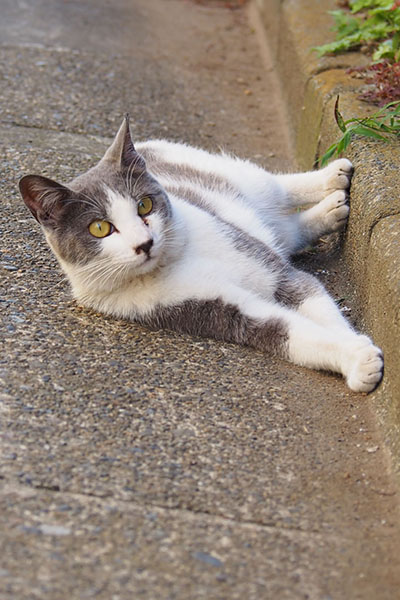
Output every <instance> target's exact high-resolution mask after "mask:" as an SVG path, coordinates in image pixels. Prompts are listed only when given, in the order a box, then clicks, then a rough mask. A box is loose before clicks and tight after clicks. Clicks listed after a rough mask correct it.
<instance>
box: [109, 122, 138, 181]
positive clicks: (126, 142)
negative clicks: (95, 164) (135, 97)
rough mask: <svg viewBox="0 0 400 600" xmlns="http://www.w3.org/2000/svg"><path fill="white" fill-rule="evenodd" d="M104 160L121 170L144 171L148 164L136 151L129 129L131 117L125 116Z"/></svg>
mask: <svg viewBox="0 0 400 600" xmlns="http://www.w3.org/2000/svg"><path fill="white" fill-rule="evenodd" d="M102 160H104V161H106V162H111V163H113V164H114V166H116V167H117V169H119V170H124V169H127V168H133V170H135V171H144V170H145V169H146V163H145V162H144V159H143V157H142V156H140V154H138V152H136V150H135V146H134V145H133V142H132V137H131V131H130V127H129V115H125V117H124V120H123V121H122V125H121V127H120V128H119V130H118V133H117V135H116V136H115V139H114V141H113V143H112V144H111V146H110V147H109V148H108V150H107V152H106V153H105V155H104V156H103V158H102Z"/></svg>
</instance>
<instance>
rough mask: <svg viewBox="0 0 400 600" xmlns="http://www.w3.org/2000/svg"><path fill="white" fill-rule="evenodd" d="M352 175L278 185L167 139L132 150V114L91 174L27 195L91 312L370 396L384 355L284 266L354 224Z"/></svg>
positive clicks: (34, 180)
mask: <svg viewBox="0 0 400 600" xmlns="http://www.w3.org/2000/svg"><path fill="white" fill-rule="evenodd" d="M351 175H352V165H351V163H350V162H349V161H348V160H346V159H341V160H336V161H334V162H333V163H331V164H330V165H329V166H328V167H326V168H324V169H322V170H320V171H314V172H310V173H302V174H295V175H272V174H271V173H268V172H266V171H265V170H263V169H261V168H260V167H258V166H256V165H254V164H252V163H250V162H248V161H243V160H239V159H238V158H233V157H231V156H227V155H224V154H221V155H212V154H209V153H207V152H205V151H203V150H199V149H196V148H192V147H189V146H186V145H184V144H177V143H171V142H167V141H164V140H156V141H148V142H145V143H141V144H137V146H136V148H135V147H134V145H133V142H132V139H131V135H130V130H129V122H128V118H127V117H126V118H125V120H124V122H123V123H122V125H121V127H120V129H119V131H118V134H117V136H116V138H115V140H114V142H113V144H112V145H111V146H110V148H109V149H108V150H107V152H106V153H105V155H104V157H103V158H102V159H101V161H100V162H99V163H98V164H97V165H96V166H94V167H93V168H92V169H90V170H89V171H88V172H87V173H85V174H83V175H81V176H79V177H78V178H76V179H75V180H74V181H72V183H70V184H69V185H68V186H64V185H60V184H59V183H56V182H54V181H52V180H50V179H47V178H45V177H41V176H38V175H28V176H26V177H23V178H22V179H21V181H20V190H21V193H22V196H23V199H24V201H25V203H26V204H27V206H28V207H29V209H30V210H31V212H32V213H33V215H34V217H35V218H36V219H37V220H38V221H39V223H40V224H41V226H42V228H43V230H44V233H45V236H46V238H47V241H48V243H49V244H50V246H51V248H52V250H53V251H54V253H55V255H56V257H57V259H58V261H59V262H60V265H61V267H62V269H63V270H64V271H65V273H66V274H67V276H68V278H69V280H70V283H71V286H72V290H73V294H74V296H75V298H76V299H77V300H78V302H80V303H81V304H83V305H85V306H88V307H92V308H94V309H95V310H97V311H102V312H104V313H107V314H110V315H115V316H117V317H122V318H125V319H131V320H134V321H137V322H139V323H142V324H145V325H148V326H150V327H153V328H154V327H157V328H167V329H172V330H175V331H178V332H187V333H191V334H193V335H200V336H206V337H212V338H215V339H218V340H224V341H227V342H236V343H239V344H245V345H249V346H253V347H254V348H257V349H259V350H263V351H265V352H267V353H271V354H274V355H276V356H280V357H282V358H284V359H287V360H290V361H292V362H294V363H296V364H298V365H304V366H307V367H310V368H314V369H327V370H330V371H335V372H338V373H341V374H342V375H343V376H344V377H345V378H346V380H347V383H348V386H349V387H350V388H351V389H352V390H355V391H360V392H369V391H371V390H372V389H374V388H375V387H376V385H377V384H378V382H379V381H380V379H381V377H382V371H383V359H382V353H381V351H380V350H379V349H378V348H377V347H376V346H374V345H373V344H372V342H371V341H370V339H369V338H368V337H366V336H363V335H358V334H357V333H356V332H355V331H354V330H353V329H352V327H351V326H350V325H349V324H348V323H347V322H346V320H345V319H344V318H343V316H342V315H341V313H340V311H339V310H338V308H337V307H336V304H335V302H334V301H333V300H332V299H331V298H330V296H329V295H328V294H327V292H326V291H325V290H324V288H323V287H322V285H321V284H320V283H319V282H318V281H317V280H316V279H315V278H314V277H313V276H311V275H309V274H307V273H304V272H302V271H299V270H297V269H295V268H294V267H293V266H292V265H291V264H290V263H289V260H288V259H289V256H290V255H291V254H293V253H295V252H296V251H298V250H299V249H301V248H302V247H304V246H305V245H307V244H309V243H310V242H312V241H314V240H316V239H317V238H318V237H319V236H321V235H323V234H326V233H330V232H332V231H336V230H338V229H340V228H342V227H343V226H344V224H345V223H346V219H347V216H348V212H349V208H348V205H347V191H348V189H349V186H350V180H351ZM304 204H312V207H311V208H308V209H307V210H304V211H301V212H293V208H295V207H299V206H301V205H304Z"/></svg>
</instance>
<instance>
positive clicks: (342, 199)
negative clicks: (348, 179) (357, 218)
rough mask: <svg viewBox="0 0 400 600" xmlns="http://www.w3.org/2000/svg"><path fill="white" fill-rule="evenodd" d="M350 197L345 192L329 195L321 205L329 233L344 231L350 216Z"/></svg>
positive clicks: (340, 191) (339, 191) (338, 191)
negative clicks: (348, 201) (348, 202)
mask: <svg viewBox="0 0 400 600" xmlns="http://www.w3.org/2000/svg"><path fill="white" fill-rule="evenodd" d="M347 200H348V196H347V194H346V192H345V191H344V190H337V191H336V192H333V193H332V194H329V196H327V197H326V198H325V200H323V201H322V202H321V203H320V205H321V208H323V209H324V211H325V215H324V224H325V227H326V231H327V232H331V231H338V230H339V229H342V228H343V227H344V226H345V224H346V221H347V218H348V216H349V210H350V209H349V205H348V204H347Z"/></svg>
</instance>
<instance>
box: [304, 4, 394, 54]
mask: <svg viewBox="0 0 400 600" xmlns="http://www.w3.org/2000/svg"><path fill="white" fill-rule="evenodd" d="M349 6H350V9H351V14H350V13H349V12H345V11H343V10H335V11H331V12H330V14H331V15H332V16H333V18H334V20H335V26H334V29H335V30H336V40H335V41H334V42H331V43H329V44H324V45H322V46H317V47H316V48H314V49H315V50H316V51H317V52H318V53H319V55H320V56H323V55H324V54H332V53H334V54H336V53H339V52H345V51H347V50H351V49H354V48H358V47H360V46H361V45H365V46H370V47H371V49H373V50H374V52H373V55H372V58H373V60H374V61H379V60H382V59H384V58H385V59H390V60H396V61H398V60H400V2H399V0H396V1H395V2H394V1H393V0H350V2H349ZM356 13H360V14H358V15H357V16H354V15H355V14H356Z"/></svg>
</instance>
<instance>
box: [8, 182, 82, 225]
mask: <svg viewBox="0 0 400 600" xmlns="http://www.w3.org/2000/svg"><path fill="white" fill-rule="evenodd" d="M19 189H20V192H21V195H22V198H23V200H24V202H25V204H26V205H27V207H28V208H29V210H30V211H31V213H32V214H33V216H34V217H35V219H36V220H37V221H39V223H40V224H41V225H44V226H45V227H54V226H55V225H56V224H57V223H58V221H59V218H60V215H61V213H62V211H63V210H64V208H65V205H66V202H67V200H68V199H69V198H71V195H72V192H71V191H70V190H69V189H68V188H66V187H65V186H63V185H61V184H59V183H57V182H56V181H53V180H52V179H47V177H42V176H41V175H26V176H25V177H23V178H22V179H21V180H20V182H19Z"/></svg>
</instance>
